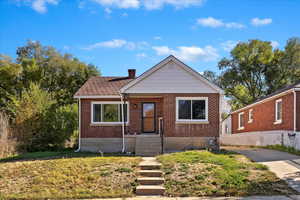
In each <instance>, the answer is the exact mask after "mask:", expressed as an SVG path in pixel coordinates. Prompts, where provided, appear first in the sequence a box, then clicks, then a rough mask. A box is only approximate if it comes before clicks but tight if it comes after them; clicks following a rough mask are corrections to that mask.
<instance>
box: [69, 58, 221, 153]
mask: <svg viewBox="0 0 300 200" xmlns="http://www.w3.org/2000/svg"><path fill="white" fill-rule="evenodd" d="M135 73H136V72H135V70H134V69H129V70H128V76H125V77H92V78H90V79H89V80H88V81H87V82H86V83H85V84H84V85H83V86H82V87H81V88H80V89H79V90H78V91H77V92H76V94H75V95H74V97H75V98H77V99H78V102H79V113H80V114H79V121H80V122H79V130H80V139H79V145H80V147H79V150H80V151H97V152H98V151H101V152H121V151H122V152H135V153H136V154H139V155H153V154H158V153H161V152H162V151H179V150H185V149H193V148H204V147H218V138H219V132H220V122H221V121H220V111H219V110H220V107H221V105H220V104H221V101H220V99H221V98H222V96H223V91H222V90H221V89H220V88H219V87H218V86H216V85H214V84H213V83H211V82H209V81H208V80H207V79H205V78H204V77H203V76H201V75H200V74H199V73H198V72H196V71H194V70H193V69H192V68H190V67H188V66H187V65H186V64H184V63H183V62H181V61H180V60H178V59H177V58H175V57H174V56H169V57H167V58H166V59H164V60H162V61H161V62H160V63H158V64H157V65H155V66H154V67H152V68H150V69H149V70H147V71H146V72H144V73H142V74H141V75H140V76H138V77H136V76H135Z"/></svg>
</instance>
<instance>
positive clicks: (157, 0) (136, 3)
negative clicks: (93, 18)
mask: <svg viewBox="0 0 300 200" xmlns="http://www.w3.org/2000/svg"><path fill="white" fill-rule="evenodd" d="M92 1H94V2H96V3H98V4H100V5H101V6H104V7H115V8H123V9H127V8H140V7H144V8H145V9H146V10H156V9H161V8H163V7H164V6H166V5H170V6H173V7H175V8H176V9H180V8H187V7H190V6H199V5H201V4H203V2H204V1H206V0H92Z"/></svg>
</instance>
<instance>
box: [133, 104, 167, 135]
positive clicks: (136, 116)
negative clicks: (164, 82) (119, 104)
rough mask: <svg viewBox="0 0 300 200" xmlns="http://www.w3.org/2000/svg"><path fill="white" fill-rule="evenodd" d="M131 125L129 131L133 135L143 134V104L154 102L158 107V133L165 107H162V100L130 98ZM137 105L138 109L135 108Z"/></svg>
mask: <svg viewBox="0 0 300 200" xmlns="http://www.w3.org/2000/svg"><path fill="white" fill-rule="evenodd" d="M129 102H130V113H129V118H130V125H129V127H128V129H127V130H128V131H129V133H130V134H132V133H135V132H136V133H137V134H139V133H141V132H142V102H152V103H155V106H156V132H158V118H159V117H162V114H163V107H162V102H163V100H162V98H130V99H129ZM135 105H136V106H137V107H135Z"/></svg>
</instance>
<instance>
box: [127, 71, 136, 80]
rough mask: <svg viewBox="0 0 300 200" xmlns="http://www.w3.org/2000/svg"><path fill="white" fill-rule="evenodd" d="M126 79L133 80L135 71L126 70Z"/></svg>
mask: <svg viewBox="0 0 300 200" xmlns="http://www.w3.org/2000/svg"><path fill="white" fill-rule="evenodd" d="M128 78H132V79H133V78H135V69H128Z"/></svg>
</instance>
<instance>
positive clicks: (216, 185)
mask: <svg viewBox="0 0 300 200" xmlns="http://www.w3.org/2000/svg"><path fill="white" fill-rule="evenodd" d="M158 160H159V161H160V162H161V163H162V164H163V170H164V172H165V179H166V182H165V187H166V194H167V195H168V196H246V195H286V194H295V191H293V190H292V189H290V188H289V187H288V185H287V184H286V183H285V182H284V181H282V180H280V179H278V178H277V177H276V175H275V174H273V173H272V172H270V171H268V169H267V167H266V166H264V165H261V164H257V163H253V162H251V161H250V160H249V159H247V158H246V157H245V156H243V155H239V154H236V153H232V152H228V151H222V152H220V153H212V152H208V151H186V152H180V153H172V154H165V155H161V156H158Z"/></svg>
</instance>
